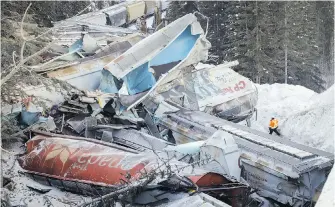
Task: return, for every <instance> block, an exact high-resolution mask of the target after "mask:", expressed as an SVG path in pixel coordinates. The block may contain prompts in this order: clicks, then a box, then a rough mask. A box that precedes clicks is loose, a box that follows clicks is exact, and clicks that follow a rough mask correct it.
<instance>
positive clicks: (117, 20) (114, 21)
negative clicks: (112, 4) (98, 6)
mask: <svg viewBox="0 0 335 207" xmlns="http://www.w3.org/2000/svg"><path fill="white" fill-rule="evenodd" d="M102 12H105V13H106V14H108V18H109V20H110V24H111V26H121V25H124V24H126V23H127V8H126V7H122V6H121V7H118V8H116V9H114V10H108V11H104V10H102Z"/></svg>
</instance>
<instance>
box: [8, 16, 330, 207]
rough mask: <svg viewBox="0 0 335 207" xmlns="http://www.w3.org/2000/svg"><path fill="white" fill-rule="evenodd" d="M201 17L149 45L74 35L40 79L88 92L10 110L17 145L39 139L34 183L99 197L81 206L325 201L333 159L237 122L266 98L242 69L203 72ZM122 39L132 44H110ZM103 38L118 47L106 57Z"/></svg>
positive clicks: (29, 159)
mask: <svg viewBox="0 0 335 207" xmlns="http://www.w3.org/2000/svg"><path fill="white" fill-rule="evenodd" d="M199 16H200V17H202V18H203V16H202V15H201V14H199V13H195V14H187V15H185V16H184V17H182V18H180V19H178V20H176V21H175V22H172V23H171V24H169V25H167V26H166V27H164V28H163V29H161V30H159V31H157V32H155V33H153V34H152V35H150V36H147V37H146V38H144V37H145V36H143V35H140V34H136V33H134V34H128V33H127V31H126V29H124V28H112V27H105V26H97V25H93V26H92V25H88V24H87V26H89V28H90V29H93V30H94V32H92V31H93V30H91V31H88V32H87V33H85V32H84V34H83V33H82V32H81V33H80V34H83V35H82V36H81V37H80V38H79V39H78V36H76V35H77V33H76V32H74V33H70V34H75V35H74V36H73V37H71V38H69V40H70V41H69V44H70V45H71V46H70V47H69V48H65V47H64V46H62V47H61V46H59V47H53V48H52V50H50V51H48V52H47V53H45V54H46V59H45V62H43V63H42V64H40V65H37V66H34V67H31V69H33V70H35V71H36V72H38V73H42V74H46V75H47V76H48V77H53V78H56V79H58V80H60V81H65V82H67V83H68V84H70V85H72V86H73V87H75V88H77V90H73V91H71V96H69V97H63V98H64V100H62V101H55V102H53V104H52V106H50V107H49V108H48V110H45V109H43V108H40V107H37V106H36V105H34V104H33V103H32V102H31V100H25V101H24V102H23V105H24V107H22V104H17V105H16V106H15V107H14V106H10V107H8V108H7V109H6V111H7V112H6V114H3V115H2V117H9V116H11V119H12V120H13V119H15V120H16V121H18V123H19V126H22V128H23V130H22V131H19V132H17V133H14V134H11V135H10V132H7V133H8V134H9V136H10V137H18V135H19V134H20V135H21V136H22V137H23V138H25V139H26V140H28V141H27V142H26V153H25V154H23V155H20V156H19V158H18V160H19V164H20V166H21V167H22V169H23V170H22V172H23V173H24V174H25V175H27V176H29V177H31V178H32V179H33V180H36V181H38V182H40V183H42V184H44V185H48V186H52V187H56V188H59V189H61V190H65V191H70V192H73V193H76V194H81V195H84V196H87V197H93V200H90V201H87V200H84V201H82V202H80V204H79V206H100V205H101V206H110V205H114V204H115V203H116V202H121V203H122V204H124V205H126V204H128V205H132V206H133V205H150V206H161V205H162V203H165V204H166V203H167V205H170V206H172V205H180V206H182V205H185V202H188V201H189V200H190V199H192V201H194V206H196V205H197V203H206V202H207V203H211V204H208V205H209V206H228V205H227V204H229V205H231V206H234V207H237V206H247V205H250V206H261V205H263V204H264V205H265V204H266V203H269V201H267V200H266V198H271V199H273V200H275V201H276V202H280V203H282V204H289V205H292V206H293V205H294V206H297V205H304V204H306V203H308V202H313V201H314V202H315V201H316V199H317V198H315V195H316V194H317V189H319V188H320V186H321V185H322V183H323V181H324V180H325V179H326V177H327V173H328V171H329V169H330V168H331V166H332V164H333V157H332V154H330V153H326V152H323V151H320V150H316V149H313V148H308V147H306V146H301V145H298V144H296V143H293V142H282V141H278V140H273V138H269V137H267V136H265V135H264V134H261V133H259V132H257V131H252V130H250V129H249V128H243V126H240V125H237V124H235V123H234V122H240V121H243V120H246V119H247V120H248V119H249V118H250V117H251V116H252V115H253V114H254V112H255V105H256V103H257V90H256V88H255V86H254V84H253V83H252V82H251V81H250V80H248V79H247V78H245V77H243V76H241V75H239V74H238V73H236V72H234V71H233V70H232V69H230V67H231V66H234V65H236V64H238V62H237V61H236V62H230V63H225V64H222V65H218V66H213V67H206V68H199V67H196V65H197V64H198V63H199V62H200V61H205V60H206V59H207V58H208V49H209V48H210V43H209V42H208V41H207V39H206V34H207V31H206V32H204V31H203V29H202V28H201V26H200V23H199V22H198V17H199ZM66 26H68V28H69V31H72V29H73V28H74V27H73V24H66ZM97 28H98V30H99V31H100V32H99V31H98V32H97V30H96V29H97ZM207 28H208V27H207ZM76 29H78V28H76ZM76 29H75V30H76ZM120 31H121V33H123V34H125V35H124V36H122V37H111V36H109V34H110V33H114V32H116V33H120ZM90 32H91V33H92V34H97V36H94V38H92V37H91V34H90ZM65 34H67V33H65ZM100 37H102V39H103V40H106V38H107V39H108V41H111V42H108V43H107V44H106V45H105V46H103V43H101V42H103V41H100V40H97V39H99V38H100ZM143 38H144V39H143ZM58 40H59V38H58ZM73 40H75V41H73ZM60 41H63V40H60ZM66 41H67V40H66ZM66 41H65V40H64V42H63V43H61V44H62V45H65V44H66V43H65V42H66ZM99 41H100V42H99ZM55 53H57V54H56V56H53V55H54V54H55ZM37 91H38V90H36V91H35V93H37ZM45 96H46V94H43V93H42V94H40V97H44V98H45ZM13 117H14V118H13ZM224 119H225V120H224ZM227 120H228V121H227ZM24 135H25V136H24ZM35 190H36V189H35ZM255 192H257V194H258V195H257V194H255ZM259 195H260V196H262V197H260V196H259ZM217 199H218V200H217Z"/></svg>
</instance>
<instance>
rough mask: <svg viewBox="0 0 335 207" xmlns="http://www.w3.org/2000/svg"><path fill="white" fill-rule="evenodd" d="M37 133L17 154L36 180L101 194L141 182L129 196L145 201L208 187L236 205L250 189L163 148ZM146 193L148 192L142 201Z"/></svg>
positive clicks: (131, 198) (20, 161)
mask: <svg viewBox="0 0 335 207" xmlns="http://www.w3.org/2000/svg"><path fill="white" fill-rule="evenodd" d="M34 133H37V135H36V136H35V137H33V138H32V139H30V140H29V141H28V142H27V153H26V154H25V155H23V156H21V157H20V158H19V164H20V165H21V167H22V168H23V169H24V172H25V173H26V174H28V175H30V176H31V177H32V178H33V179H34V180H36V181H38V182H41V183H43V184H45V185H51V186H54V187H57V188H60V189H63V190H67V191H71V192H75V193H81V194H83V195H91V196H99V195H101V194H106V193H109V192H117V191H118V190H120V189H121V191H122V190H123V189H131V188H132V187H134V189H136V188H135V187H136V186H138V188H137V189H138V191H136V190H133V191H132V190H128V193H132V195H131V197H130V198H127V199H130V200H129V202H130V203H132V204H142V205H144V204H150V202H153V201H156V202H157V201H165V202H166V199H168V200H169V197H167V198H164V196H163V198H159V197H160V196H161V195H162V192H165V193H163V194H167V195H168V194H169V193H170V192H173V193H174V194H178V193H182V196H185V193H187V192H190V191H194V192H202V191H204V192H207V193H210V192H212V193H213V194H214V195H217V196H219V194H220V193H221V194H222V193H223V194H224V197H225V198H229V199H228V201H229V202H231V203H232V206H233V207H238V206H240V204H239V202H244V198H245V197H244V196H245V195H246V194H248V193H249V192H250V188H249V187H248V186H247V185H245V184H242V183H239V182H236V181H232V180H230V179H229V178H226V177H225V176H223V175H221V174H218V173H214V172H211V171H210V170H205V169H203V168H199V167H194V166H190V165H188V164H187V163H185V162H181V161H178V160H177V159H175V158H171V157H170V158H169V157H166V153H163V152H159V151H156V152H155V153H153V152H152V151H151V150H148V151H145V152H139V151H137V150H134V149H130V148H128V147H125V146H121V145H117V144H114V143H110V142H103V141H99V140H95V139H87V138H82V137H72V136H64V135H57V134H51V133H46V132H36V131H35V132H34ZM147 136H149V135H147ZM150 139H152V140H153V139H157V138H155V137H151V138H150ZM157 140H159V139H157ZM156 142H157V141H156ZM161 147H163V145H161ZM161 149H162V148H161ZM157 156H159V159H158V157H157ZM144 183H145V184H144ZM126 192H127V191H124V194H126ZM183 192H185V193H183ZM142 194H149V195H146V199H141V197H142ZM155 195H156V196H155ZM148 196H149V197H148ZM221 196H222V195H221ZM150 197H155V198H152V199H151V198H150ZM240 199H241V200H240ZM151 200H153V201H151ZM106 201H107V200H105V199H104V201H103V202H106ZM225 206H226V205H225Z"/></svg>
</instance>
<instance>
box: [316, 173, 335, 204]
mask: <svg viewBox="0 0 335 207" xmlns="http://www.w3.org/2000/svg"><path fill="white" fill-rule="evenodd" d="M334 183H335V170H334V168H333V169H332V170H331V171H330V173H329V176H328V178H327V181H326V183H325V185H324V186H323V189H322V192H321V195H320V197H319V199H318V201H317V203H316V205H315V207H325V206H329V207H331V206H335V200H334V193H335V190H334Z"/></svg>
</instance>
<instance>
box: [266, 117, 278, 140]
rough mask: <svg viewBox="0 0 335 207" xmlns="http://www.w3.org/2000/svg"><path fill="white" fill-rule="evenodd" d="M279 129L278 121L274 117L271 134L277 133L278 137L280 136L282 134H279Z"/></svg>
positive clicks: (271, 123)
mask: <svg viewBox="0 0 335 207" xmlns="http://www.w3.org/2000/svg"><path fill="white" fill-rule="evenodd" d="M277 129H278V120H277V119H275V118H274V117H272V118H271V120H270V124H269V130H270V134H272V133H273V132H275V133H276V134H277V135H278V136H280V133H279V132H278V130H277Z"/></svg>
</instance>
